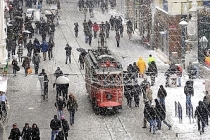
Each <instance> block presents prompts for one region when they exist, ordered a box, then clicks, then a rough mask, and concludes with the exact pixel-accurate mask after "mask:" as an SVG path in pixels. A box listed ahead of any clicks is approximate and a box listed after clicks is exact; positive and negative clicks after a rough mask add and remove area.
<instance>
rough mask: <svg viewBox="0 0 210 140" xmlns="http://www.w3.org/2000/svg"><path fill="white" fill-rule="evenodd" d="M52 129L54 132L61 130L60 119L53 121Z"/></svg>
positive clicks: (51, 123)
mask: <svg viewBox="0 0 210 140" xmlns="http://www.w3.org/2000/svg"><path fill="white" fill-rule="evenodd" d="M50 128H51V129H52V130H59V128H61V121H60V120H59V119H52V120H51V122H50Z"/></svg>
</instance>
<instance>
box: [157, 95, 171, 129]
mask: <svg viewBox="0 0 210 140" xmlns="http://www.w3.org/2000/svg"><path fill="white" fill-rule="evenodd" d="M155 109H156V113H157V127H158V130H161V122H162V121H163V123H164V124H165V125H167V126H168V128H169V130H170V129H171V127H172V126H171V125H170V124H168V123H167V122H166V121H165V117H166V109H165V106H164V105H162V104H161V103H160V102H159V101H158V100H157V99H155Z"/></svg>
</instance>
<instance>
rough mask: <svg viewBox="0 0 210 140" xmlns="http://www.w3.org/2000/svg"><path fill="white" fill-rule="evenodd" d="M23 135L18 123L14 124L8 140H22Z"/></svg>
mask: <svg viewBox="0 0 210 140" xmlns="http://www.w3.org/2000/svg"><path fill="white" fill-rule="evenodd" d="M20 137H21V133H20V130H19V128H18V127H17V123H14V124H13V125H12V129H11V131H10V135H9V137H8V140H20Z"/></svg>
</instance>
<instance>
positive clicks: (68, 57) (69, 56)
mask: <svg viewBox="0 0 210 140" xmlns="http://www.w3.org/2000/svg"><path fill="white" fill-rule="evenodd" d="M68 59H69V63H71V55H66V63H67V61H68Z"/></svg>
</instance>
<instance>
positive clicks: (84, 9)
mask: <svg viewBox="0 0 210 140" xmlns="http://www.w3.org/2000/svg"><path fill="white" fill-rule="evenodd" d="M87 10H88V9H87V7H86V6H84V8H83V12H84V15H85V20H86V15H87Z"/></svg>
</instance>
